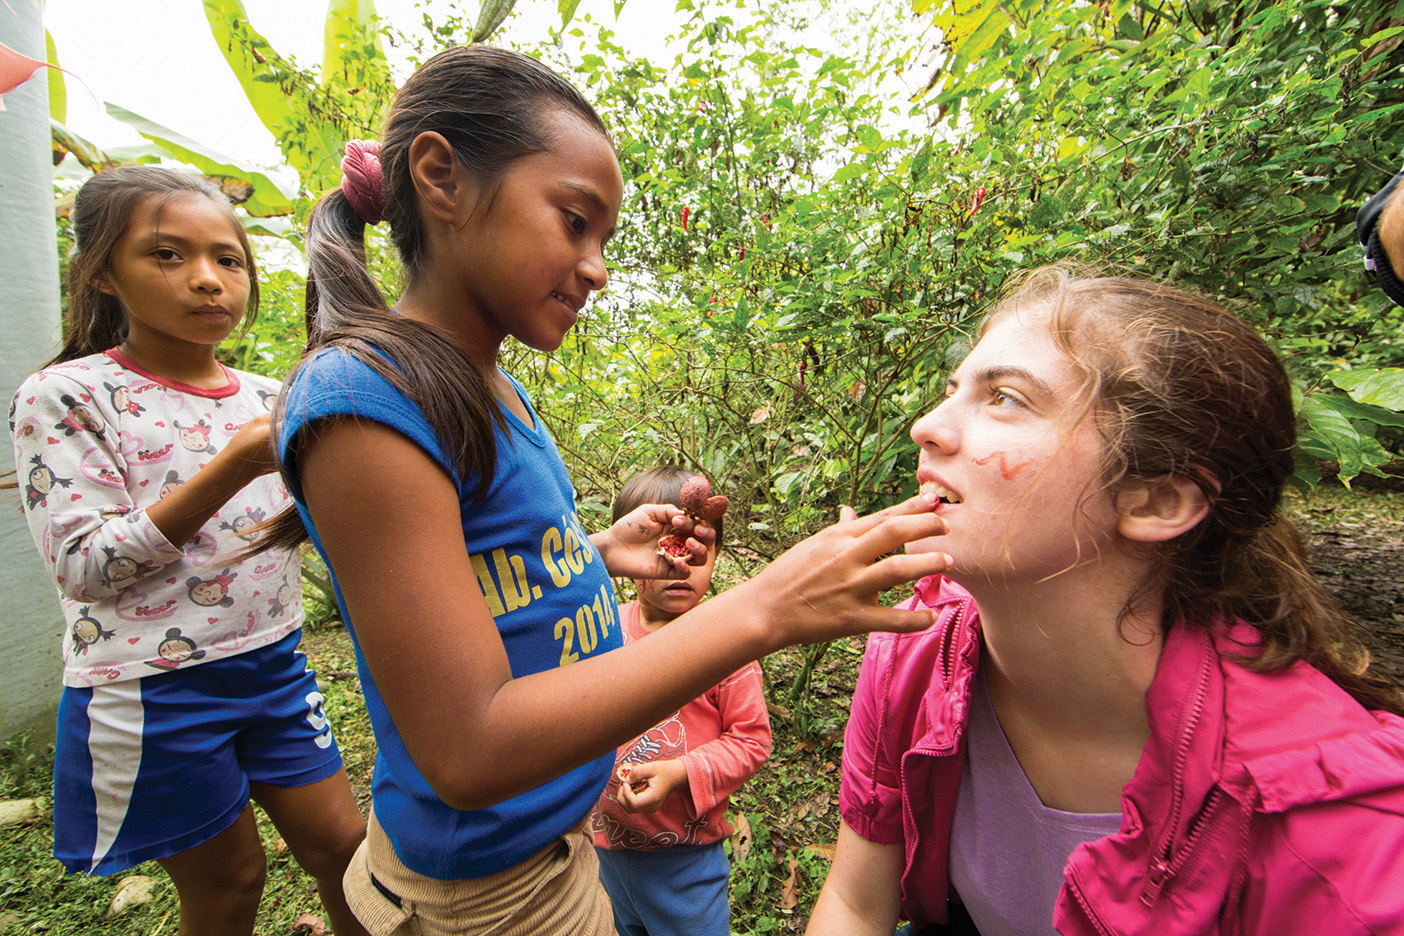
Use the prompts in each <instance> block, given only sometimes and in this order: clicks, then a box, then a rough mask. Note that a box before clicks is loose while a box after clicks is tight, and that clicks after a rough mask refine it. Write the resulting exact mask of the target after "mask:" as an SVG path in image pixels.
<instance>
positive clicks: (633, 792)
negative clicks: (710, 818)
mask: <svg viewBox="0 0 1404 936" xmlns="http://www.w3.org/2000/svg"><path fill="white" fill-rule="evenodd" d="M615 776H616V777H617V778H618V779H619V793H618V794H617V795H616V796H615V800H616V801H617V802H618V803H619V805H620V806H621V807H622V808H623V809H624V811H625V812H628V813H653V812H658V810H660V809H662V808H663V804H664V803H665V802H667V800H668V797H669V796H672V795H673V793H674V792H675V791H677V790H679V789H683V790H686V789H687V788H688V782H687V767H686V766H685V765H684V764H683V762H682V761H680V760H676V759H675V760H665V761H649V762H647V763H643V764H637V763H635V764H620V765H619V766H618V767H617V768H615Z"/></svg>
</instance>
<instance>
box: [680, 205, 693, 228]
mask: <svg viewBox="0 0 1404 936" xmlns="http://www.w3.org/2000/svg"><path fill="white" fill-rule="evenodd" d="M690 214H692V206H691V205H683V209H682V229H683V230H684V231H686V230H687V216H688V215H690Z"/></svg>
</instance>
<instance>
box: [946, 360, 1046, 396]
mask: <svg viewBox="0 0 1404 936" xmlns="http://www.w3.org/2000/svg"><path fill="white" fill-rule="evenodd" d="M1009 377H1014V378H1017V379H1019V380H1021V381H1023V382H1024V383H1026V384H1028V385H1029V387H1030V388H1031V389H1032V390H1033V391H1034V392H1035V393H1037V394H1039V395H1041V396H1044V397H1047V398H1048V399H1052V398H1053V397H1054V396H1055V395H1056V394H1054V392H1053V388H1052V387H1050V386H1049V385H1048V384H1047V383H1046V382H1044V381H1043V380H1040V379H1039V378H1037V377H1035V376H1034V375H1033V372H1032V371H1030V370H1027V369H1026V368H1023V367H1014V366H1012V365H1009V364H999V365H995V366H993V367H986V368H984V369H983V370H979V371H976V373H975V376H974V377H973V378H972V380H973V381H974V382H975V383H977V384H990V383H995V382H996V381H999V380H1004V379H1006V378H1009ZM958 386H960V381H958V380H956V379H955V377H947V378H946V387H947V389H954V388H955V387H958Z"/></svg>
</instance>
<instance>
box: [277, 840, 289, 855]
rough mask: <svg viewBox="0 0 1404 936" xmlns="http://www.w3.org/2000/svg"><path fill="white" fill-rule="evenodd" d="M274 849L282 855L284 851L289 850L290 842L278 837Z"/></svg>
mask: <svg viewBox="0 0 1404 936" xmlns="http://www.w3.org/2000/svg"><path fill="white" fill-rule="evenodd" d="M273 850H274V851H275V852H277V853H278V854H280V855H281V854H282V853H283V852H285V851H287V850H288V843H287V842H285V841H283V840H282V839H278V841H276V842H274V843H273Z"/></svg>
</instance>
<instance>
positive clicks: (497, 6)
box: [471, 0, 580, 42]
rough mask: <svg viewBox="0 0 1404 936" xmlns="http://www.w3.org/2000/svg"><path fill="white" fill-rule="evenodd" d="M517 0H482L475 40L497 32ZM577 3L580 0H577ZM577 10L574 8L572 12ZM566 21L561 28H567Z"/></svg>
mask: <svg viewBox="0 0 1404 936" xmlns="http://www.w3.org/2000/svg"><path fill="white" fill-rule="evenodd" d="M516 2H517V0H482V5H481V6H479V7H478V24H477V25H476V26H474V27H473V38H472V40H471V41H473V42H482V41H484V40H485V39H487V37H488V36H491V35H492V34H493V33H495V32H497V27H499V26H501V25H502V21H503V20H505V19H506V18H507V14H508V13H511V12H512V7H513V6H514V5H516ZM576 2H577V3H579V2H580V0H576ZM574 12H575V10H574V8H572V9H571V13H572V14H573V13H574ZM565 24H566V21H564V20H563V21H562V22H561V28H562V29H564V28H565Z"/></svg>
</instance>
